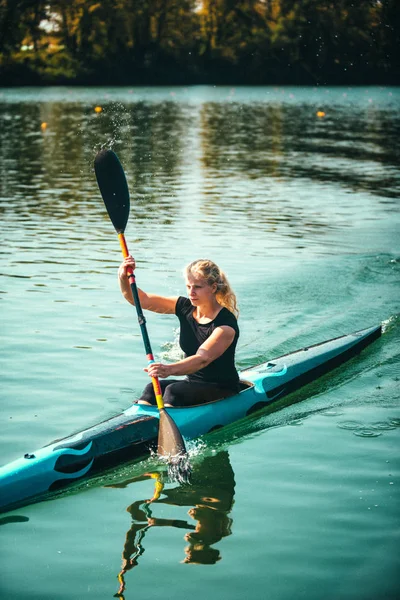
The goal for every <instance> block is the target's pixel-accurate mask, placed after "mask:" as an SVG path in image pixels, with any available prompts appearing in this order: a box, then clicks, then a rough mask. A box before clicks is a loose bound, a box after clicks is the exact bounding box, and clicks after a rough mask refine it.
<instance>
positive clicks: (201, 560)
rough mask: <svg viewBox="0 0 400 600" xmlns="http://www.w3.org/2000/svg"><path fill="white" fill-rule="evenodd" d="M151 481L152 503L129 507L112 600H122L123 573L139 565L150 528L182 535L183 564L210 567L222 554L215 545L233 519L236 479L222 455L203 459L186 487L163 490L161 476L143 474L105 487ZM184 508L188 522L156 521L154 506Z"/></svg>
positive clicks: (228, 532) (229, 530)
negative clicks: (167, 529)
mask: <svg viewBox="0 0 400 600" xmlns="http://www.w3.org/2000/svg"><path fill="white" fill-rule="evenodd" d="M146 478H153V479H154V481H155V489H154V494H153V497H152V498H150V499H146V500H145V499H142V500H135V501H134V502H133V503H132V504H131V505H130V506H128V508H127V512H128V513H129V514H130V515H131V518H132V522H131V526H130V528H129V530H128V531H127V533H126V539H125V545H124V548H123V550H122V565H121V571H120V573H119V574H118V580H119V583H120V587H119V590H118V592H117V594H116V595H115V596H116V597H119V598H123V597H124V595H123V594H124V592H125V589H126V585H127V582H126V574H127V573H128V571H130V570H132V569H133V568H134V567H137V566H139V564H140V557H141V556H142V555H143V553H144V552H145V546H147V545H148V546H150V545H151V543H152V540H151V529H153V528H155V527H172V528H175V529H182V530H184V531H186V533H185V534H184V536H183V540H184V558H183V560H182V563H186V564H188V563H191V564H202V565H213V564H215V563H216V562H218V561H219V560H220V559H221V558H222V556H221V552H220V550H219V549H218V548H215V547H214V546H215V544H217V543H218V542H219V541H221V539H222V538H224V537H226V536H229V535H231V534H232V519H231V517H230V516H229V515H230V511H231V509H232V506H233V502H234V493H235V478H234V472H233V469H232V466H231V463H230V460H229V454H228V452H226V451H220V452H218V453H217V454H215V455H212V456H207V457H205V458H203V460H202V461H201V462H200V464H198V465H197V468H195V470H194V472H193V476H192V480H191V484H190V485H183V486H182V485H181V486H178V487H173V488H170V489H166V488H165V487H164V482H163V474H162V473H160V472H153V473H145V474H143V475H141V476H138V477H134V478H131V479H127V480H125V481H122V482H120V483H118V484H113V485H109V486H108V487H117V488H118V487H127V486H128V485H129V486H132V491H133V489H134V487H133V484H134V483H135V482H139V481H143V480H144V479H146ZM164 504H167V505H171V506H178V507H188V508H189V510H188V512H187V514H188V517H189V518H190V519H188V520H183V519H165V518H160V517H157V506H158V505H164Z"/></svg>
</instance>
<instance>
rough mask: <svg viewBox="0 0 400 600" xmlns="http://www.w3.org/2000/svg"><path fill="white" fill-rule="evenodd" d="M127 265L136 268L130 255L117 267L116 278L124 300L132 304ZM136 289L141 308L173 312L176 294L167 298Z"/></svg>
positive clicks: (164, 312) (165, 312) (157, 311)
mask: <svg viewBox="0 0 400 600" xmlns="http://www.w3.org/2000/svg"><path fill="white" fill-rule="evenodd" d="M128 267H130V268H131V269H132V270H133V271H134V270H135V268H136V263H135V259H134V258H132V256H128V257H127V258H125V259H124V262H123V263H122V264H121V266H120V267H119V269H118V280H119V286H120V288H121V292H122V295H123V297H124V298H125V300H127V301H128V302H130V304H133V305H134V304H135V303H134V300H133V295H132V290H131V285H130V283H129V280H128V276H127V274H126V271H127V269H128ZM137 290H138V294H139V300H140V304H141V305H142V308H143V309H145V310H151V311H153V312H156V313H162V314H175V306H176V302H177V300H178V297H177V296H173V297H169V298H167V297H165V296H157V295H156V294H147V293H146V292H144V291H143V290H141V289H140V288H137Z"/></svg>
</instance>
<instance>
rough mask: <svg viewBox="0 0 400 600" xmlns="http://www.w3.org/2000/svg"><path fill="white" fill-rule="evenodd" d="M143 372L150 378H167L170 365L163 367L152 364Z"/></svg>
mask: <svg viewBox="0 0 400 600" xmlns="http://www.w3.org/2000/svg"><path fill="white" fill-rule="evenodd" d="M144 370H145V371H146V372H147V373H148V374H149V376H150V377H168V376H169V375H171V365H163V364H162V363H152V364H151V365H149V366H148V367H146V369H144Z"/></svg>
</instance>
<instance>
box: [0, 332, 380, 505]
mask: <svg viewBox="0 0 400 600" xmlns="http://www.w3.org/2000/svg"><path fill="white" fill-rule="evenodd" d="M380 335H381V327H380V326H376V327H370V328H368V329H363V330H361V331H358V332H355V333H352V334H350V335H345V336H341V337H338V338H335V339H333V340H328V341H327V342H323V343H321V344H316V345H314V346H310V347H308V348H302V349H300V350H297V351H296V352H293V353H290V354H286V355H284V356H280V357H278V358H276V359H274V360H271V361H268V362H266V363H263V364H260V365H257V366H255V367H251V368H249V369H246V370H244V371H242V372H241V373H240V379H241V382H242V388H243V389H242V391H240V392H239V393H238V394H236V395H234V396H231V397H229V398H224V399H222V400H217V401H214V402H210V403H207V404H203V405H200V406H194V407H186V408H171V409H167V410H168V412H170V414H171V416H172V418H173V420H174V421H175V423H176V425H177V426H178V428H179V430H180V431H181V433H182V435H183V436H184V437H185V438H186V439H194V438H197V437H199V436H201V435H204V434H206V433H209V432H211V431H214V430H216V429H219V428H221V427H224V426H225V425H228V424H230V423H233V422H234V421H237V420H239V419H242V418H244V417H246V416H248V415H250V414H252V413H254V412H256V411H258V410H260V409H261V408H263V407H265V406H267V405H269V404H271V403H273V402H274V401H276V400H279V399H281V398H283V397H284V396H286V395H288V394H290V393H292V392H294V391H296V390H298V389H299V388H301V387H303V386H304V385H306V384H307V383H310V382H311V381H314V380H315V379H317V378H319V377H321V376H322V375H324V374H325V373H328V372H329V371H331V370H332V369H335V368H337V367H339V366H340V365H341V364H343V363H344V362H346V361H347V360H349V359H350V358H352V357H353V356H355V355H357V354H358V353H359V352H361V350H362V349H363V348H365V347H366V346H368V345H369V344H370V343H372V342H373V341H374V340H376V339H377V338H378V337H379V336H380ZM158 416H159V413H158V409H157V407H152V406H144V405H139V404H132V405H131V406H130V407H129V408H127V409H126V410H125V411H124V412H122V413H121V414H119V415H116V416H115V417H112V418H110V419H108V420H106V421H103V422H102V423H99V424H98V425H94V426H93V427H90V428H88V429H85V430H83V431H80V432H78V433H75V434H74V435H71V436H69V437H66V438H63V439H60V440H56V441H54V442H52V443H51V444H49V445H47V446H45V447H43V448H41V449H39V450H37V451H35V452H33V453H31V454H30V453H28V454H25V456H24V457H23V458H20V459H17V460H15V461H14V462H12V463H9V464H8V465H5V466H4V467H2V468H0V512H4V511H7V510H11V509H12V508H14V507H17V506H21V505H23V504H27V503H29V502H32V501H34V500H37V499H40V497H41V496H43V495H44V494H48V493H49V492H52V491H56V490H59V489H61V488H65V487H67V486H68V485H69V484H71V483H72V482H75V481H77V480H79V479H83V478H85V477H89V476H92V475H94V474H95V473H99V472H101V471H102V470H104V469H106V468H110V467H112V466H115V465H118V464H121V463H123V462H125V461H128V460H133V459H135V458H139V457H141V456H145V455H146V454H148V453H149V450H150V448H151V447H154V446H155V445H156V442H157V437H158V422H159V421H158Z"/></svg>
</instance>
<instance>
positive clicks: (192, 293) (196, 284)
mask: <svg viewBox="0 0 400 600" xmlns="http://www.w3.org/2000/svg"><path fill="white" fill-rule="evenodd" d="M216 288H217V286H216V284H215V283H214V284H213V285H208V283H207V282H206V280H205V279H203V278H202V277H195V276H194V275H187V276H186V289H187V293H188V296H189V300H190V302H191V303H192V304H193V306H201V304H204V303H207V302H210V301H212V300H213V297H214V296H215V291H216Z"/></svg>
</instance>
